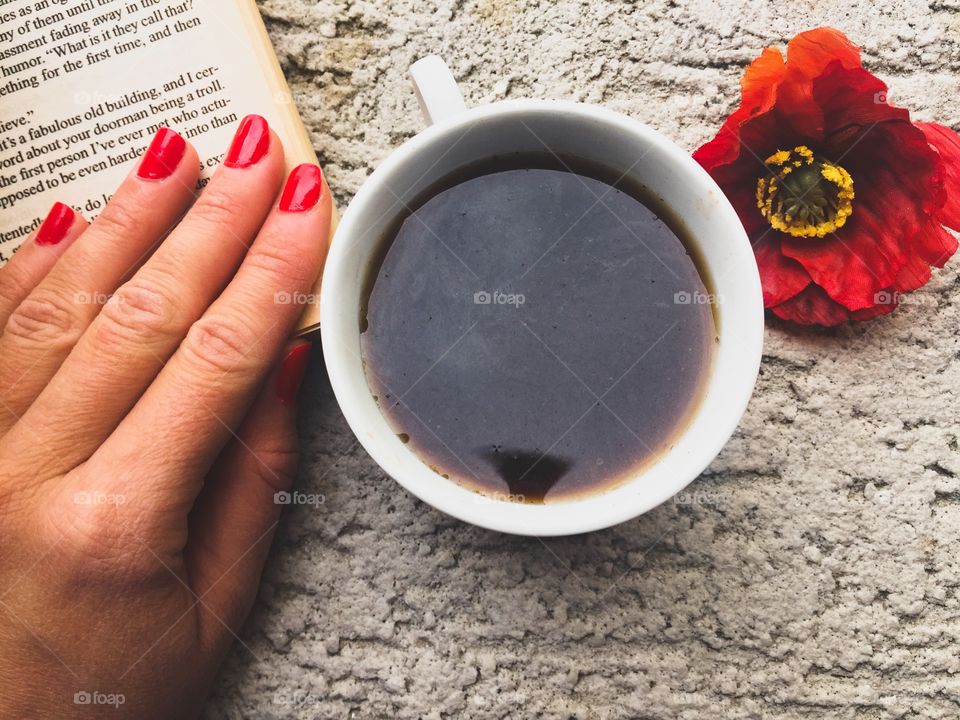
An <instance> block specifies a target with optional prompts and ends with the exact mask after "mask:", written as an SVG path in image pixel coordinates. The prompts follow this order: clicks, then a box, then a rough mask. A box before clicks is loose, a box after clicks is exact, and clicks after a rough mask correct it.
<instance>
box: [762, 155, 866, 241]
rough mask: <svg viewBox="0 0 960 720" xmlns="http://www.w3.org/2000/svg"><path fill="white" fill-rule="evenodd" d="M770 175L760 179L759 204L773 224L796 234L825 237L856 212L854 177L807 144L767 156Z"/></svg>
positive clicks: (775, 227)
mask: <svg viewBox="0 0 960 720" xmlns="http://www.w3.org/2000/svg"><path fill="white" fill-rule="evenodd" d="M766 166H767V169H768V170H769V171H770V177H762V178H759V179H758V180H757V207H758V208H759V209H760V213H761V214H762V215H763V216H764V217H765V218H766V219H767V222H769V223H770V225H771V227H773V228H774V229H776V230H779V231H780V232H783V233H786V234H788V235H792V236H793V237H818V238H822V237H824V236H825V235H827V234H828V233H832V232H835V231H836V230H838V229H839V228H841V227H843V226H844V224H845V223H846V222H847V218H849V217H850V216H851V215H852V214H853V198H854V192H853V178H852V177H851V176H850V173H848V172H847V171H846V170H845V169H844V168H842V167H841V166H840V165H837V164H835V163H832V162H830V161H829V160H824V159H822V158H818V157H817V156H816V155H814V153H813V151H812V150H811V149H810V148H808V147H807V146H806V145H798V146H797V147H795V148H794V149H793V150H792V151H791V150H778V151H777V152H775V153H774V154H773V155H771V156H770V157H768V158H767V160H766Z"/></svg>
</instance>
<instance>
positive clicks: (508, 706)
mask: <svg viewBox="0 0 960 720" xmlns="http://www.w3.org/2000/svg"><path fill="white" fill-rule="evenodd" d="M260 6H261V9H262V11H263V13H264V14H265V16H266V18H267V22H268V25H269V28H270V32H271V34H272V37H273V39H274V42H275V43H276V45H277V47H278V51H279V54H280V58H281V61H282V63H283V66H284V69H285V71H286V73H287V75H288V77H289V79H290V81H291V83H292V86H293V88H294V91H295V92H296V94H297V99H298V103H299V106H300V108H301V110H302V112H303V114H304V116H305V118H306V121H307V124H308V126H309V128H310V130H311V131H312V133H313V139H314V142H315V145H316V147H317V148H318V151H319V154H320V157H321V160H322V161H323V162H324V164H325V167H326V169H327V172H328V174H329V177H330V181H331V184H332V185H334V186H335V188H337V192H338V197H339V200H340V201H341V203H345V202H347V201H348V200H349V198H350V196H351V194H352V193H353V192H354V191H355V190H356V189H357V187H358V186H359V185H360V183H361V182H362V181H363V179H364V177H365V176H366V175H367V174H368V173H369V172H370V171H371V169H372V168H373V167H375V166H376V164H377V163H378V162H379V161H380V160H381V159H382V158H384V157H385V156H386V155H387V154H388V153H389V151H390V149H391V148H393V147H395V146H396V145H398V144H399V143H400V142H402V141H403V140H404V139H406V138H407V137H409V136H410V135H411V134H412V133H414V132H415V131H416V130H417V129H418V127H419V119H418V117H417V112H416V103H415V100H414V97H413V94H412V92H411V91H410V89H409V87H408V84H407V79H406V67H407V65H408V64H409V63H410V62H412V61H413V60H414V59H416V58H417V57H419V56H422V55H424V54H427V53H430V52H438V53H440V54H442V55H444V56H445V57H446V58H447V59H448V60H449V62H450V64H451V66H452V68H453V70H454V72H455V74H456V75H457V76H458V77H459V78H460V80H461V82H462V88H463V91H464V94H465V96H466V97H467V99H468V102H469V103H473V104H475V103H480V102H485V101H490V100H495V99H499V98H503V97H522V96H533V97H564V98H574V99H578V100H586V101H591V102H601V103H604V104H606V105H608V106H610V107H612V108H615V109H617V110H620V111H623V112H626V113H628V114H629V115H631V116H633V117H635V118H637V119H639V120H642V121H644V122H647V123H649V124H651V125H653V126H654V127H656V128H658V129H660V130H662V131H663V132H665V133H667V134H669V135H671V136H672V137H674V138H675V139H676V140H677V141H678V142H679V143H680V144H681V145H683V146H684V147H687V148H690V149H693V148H694V147H696V146H697V145H698V144H699V143H700V142H702V141H703V140H705V139H706V138H707V137H709V136H710V135H711V133H712V132H713V131H714V130H715V128H716V127H717V126H718V125H719V124H720V123H721V121H722V120H723V118H724V117H725V115H726V113H727V112H728V111H729V110H730V109H731V108H732V107H733V105H734V103H735V102H736V100H737V81H738V78H739V74H740V72H741V70H742V68H743V66H744V64H745V63H746V62H747V61H749V60H750V59H751V58H752V57H753V56H754V55H755V54H756V53H757V52H758V51H759V50H760V48H762V47H763V46H765V45H768V44H781V43H783V42H784V41H785V40H786V39H788V38H789V37H790V36H792V35H793V34H794V33H795V32H797V31H800V30H802V29H806V28H808V27H812V26H816V25H821V24H831V25H835V26H837V27H840V28H842V29H843V30H845V31H846V32H848V33H849V34H850V35H851V36H852V37H854V38H855V39H857V40H858V41H859V42H860V43H861V44H862V46H863V48H864V52H865V59H866V62H867V64H868V66H869V67H870V68H872V69H873V70H874V71H876V72H877V73H878V74H880V75H881V76H883V77H884V78H886V79H887V80H888V81H889V82H890V84H891V88H892V94H893V96H894V97H895V100H896V101H897V102H898V103H899V104H903V105H906V106H908V107H911V108H913V109H915V111H916V115H917V116H919V117H921V118H926V119H933V118H936V119H938V120H940V121H941V122H945V123H947V124H950V125H952V126H953V127H955V128H956V127H960V105H957V103H956V90H957V77H958V73H960V5H958V4H957V2H956V0H935V1H933V2H928V0H923V1H922V2H919V1H915V0H877V1H875V2H865V1H864V2H860V3H858V4H852V3H850V2H827V1H824V0H804V1H803V2H796V3H786V2H778V3H768V2H761V1H760V0H731V1H730V2H723V3H721V2H718V1H717V0H696V1H695V2H672V1H670V0H663V1H658V2H649V3H648V2H612V1H600V0H590V1H589V2H588V1H586V0H584V1H583V2H572V1H570V0H564V1H562V2H552V1H550V0H541V1H540V2H537V1H536V0H529V1H527V2H524V1H522V0H467V1H465V2H453V1H450V0H442V1H440V2H437V3H433V2H417V1H413V0H382V1H380V2H373V1H372V0H371V1H369V2H362V1H361V2H352V1H350V0H336V1H334V0H322V1H321V2H317V3H313V2H307V1H306V0H304V1H302V2H298V1H297V0H263V1H262V2H260ZM957 267H958V262H957V260H956V259H955V260H954V261H952V262H951V263H950V264H949V265H948V266H947V268H946V269H945V270H943V271H940V272H937V273H936V274H935V277H934V280H933V282H931V283H930V285H928V286H927V287H926V288H924V289H923V290H922V291H921V292H920V293H918V294H917V295H916V296H915V298H914V303H913V304H911V305H909V306H906V307H904V308H902V309H901V310H899V311H898V312H897V313H896V314H895V315H893V316H892V317H888V318H885V319H881V320H879V321H876V322H873V323H870V324H867V325H863V326H859V327H855V328H846V329H841V330H838V331H835V332H795V331H791V330H788V329H786V328H784V327H781V326H773V327H770V328H769V329H768V331H767V337H766V350H765V353H766V355H765V359H764V363H763V368H762V371H761V375H760V379H759V383H758V386H757V390H756V395H755V397H754V399H753V401H752V403H751V405H750V408H749V410H748V412H747V414H746V417H745V418H744V420H743V422H742V424H741V427H740V429H739V431H738V432H737V434H736V436H735V437H734V439H733V440H732V441H731V442H730V444H729V445H728V446H727V448H726V449H725V450H724V451H723V452H722V454H721V455H720V457H719V458H718V459H717V460H716V461H715V462H714V463H713V465H712V466H711V467H710V469H709V470H708V472H707V473H706V474H705V475H704V476H703V477H702V478H700V479H699V480H698V481H697V483H696V485H695V486H692V489H695V490H696V491H698V493H699V494H695V495H693V496H692V497H693V499H694V502H692V503H688V504H681V503H677V502H672V503H667V504H665V505H663V506H661V507H660V508H658V509H656V510H655V511H653V512H651V513H649V514H648V515H646V516H644V517H642V518H640V519H638V520H635V521H633V522H629V523H626V524H624V525H622V526H620V527H617V528H614V529H611V530H608V531H605V532H600V533H596V534H593V535H590V536H582V537H573V538H567V539H558V540H548V541H545V542H541V541H539V540H537V539H533V538H530V539H523V538H512V537H504V536H499V535H497V534H494V533H490V532H486V531H482V530H478V529H475V528H471V527H468V526H465V525H463V524H461V523H459V522H456V521H454V520H451V519H449V518H447V517H445V516H443V515H441V514H440V513H438V512H436V511H433V510H432V509H430V508H428V507H425V506H424V505H422V504H421V503H419V502H417V501H415V500H414V499H413V498H412V497H411V496H410V495H408V494H407V493H406V492H405V491H404V490H402V489H401V488H400V487H398V486H397V485H396V484H394V483H393V482H392V481H391V480H389V479H388V478H386V477H384V475H383V474H382V473H380V472H379V471H378V469H377V467H376V466H375V465H374V463H373V462H372V461H371V460H370V459H368V458H367V456H366V455H365V454H364V452H363V451H362V450H361V449H360V448H359V447H358V446H357V444H356V442H355V441H354V439H353V436H352V435H351V433H350V431H349V430H348V428H347V427H346V424H345V423H344V420H343V418H342V417H341V415H340V413H339V410H338V409H337V407H336V404H335V402H334V400H333V398H332V396H331V394H330V390H329V387H328V385H327V383H326V380H325V374H324V370H323V367H322V363H321V362H319V361H315V362H314V364H313V366H312V370H311V374H310V378H309V380H308V385H307V391H306V395H307V398H308V400H307V407H306V409H305V413H304V415H305V423H304V431H303V437H304V441H305V444H306V452H305V462H304V465H303V470H302V475H301V484H300V489H301V491H303V492H311V493H322V494H323V495H324V496H325V499H326V502H325V503H324V504H323V505H321V506H319V507H318V508H313V507H309V506H307V507H300V508H297V509H294V510H293V511H292V512H290V513H288V514H287V516H286V517H285V520H284V522H283V526H282V530H281V532H280V534H279V536H278V541H277V543H276V546H275V548H274V553H273V557H272V560H271V562H270V565H269V567H268V569H267V572H266V576H265V582H264V586H263V591H262V593H261V601H260V602H259V604H258V607H257V609H256V611H255V613H254V616H253V618H252V619H251V621H250V623H249V625H248V627H247V629H246V630H245V631H244V633H243V643H244V645H243V646H241V645H239V644H238V645H237V647H236V648H235V651H234V652H233V654H232V655H231V658H230V660H229V662H228V666H227V669H226V671H225V672H224V673H223V675H222V678H221V681H220V683H219V685H218V688H217V690H216V693H215V696H214V697H213V698H212V700H211V701H210V704H209V707H208V710H207V714H206V717H207V718H208V720H212V719H214V718H281V717H283V718H346V717H350V718H381V717H383V718H430V719H439V718H448V717H450V718H532V717H543V718H557V719H559V718H658V719H659V718H664V719H666V718H671V719H673V718H680V719H687V718H689V719H693V718H709V717H720V718H786V719H788V720H792V719H797V718H828V717H829V718H872V719H878V720H879V719H887V718H956V717H958V715H960V655H958V647H960V646H958V640H960V601H958V597H957V588H958V585H960V561H958V559H957V547H958V540H960V477H958V476H960V452H958V445H957V443H958V434H960V428H958V421H957V405H958V398H957V393H958V390H960V341H958V339H957V331H958V327H960V302H958V297H960V294H958V286H960V280H958V274H957Z"/></svg>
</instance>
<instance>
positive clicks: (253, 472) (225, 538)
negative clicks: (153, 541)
mask: <svg viewBox="0 0 960 720" xmlns="http://www.w3.org/2000/svg"><path fill="white" fill-rule="evenodd" d="M310 347H311V346H310V343H308V342H299V343H296V344H294V345H291V346H289V347H288V348H287V350H286V352H285V354H284V356H283V360H282V361H281V362H280V364H279V366H278V367H277V368H276V369H275V370H274V372H273V374H272V375H271V377H270V378H269V380H268V381H267V383H266V384H265V385H264V387H263V388H262V390H261V391H260V395H259V397H258V398H257V399H256V400H255V401H254V404H253V406H252V407H251V409H250V412H249V413H248V415H247V417H246V419H245V420H244V421H243V424H242V425H241V426H240V429H239V431H238V432H237V433H236V435H235V436H234V439H233V440H232V441H231V442H230V443H229V444H228V445H227V447H226V448H225V449H224V451H223V453H222V454H221V455H220V458H219V459H218V460H217V462H216V464H215V465H214V467H213V469H212V470H211V472H210V476H209V477H208V479H207V483H206V485H205V487H204V489H203V491H202V492H201V493H200V496H199V497H198V498H197V503H196V505H195V506H194V509H193V511H192V512H191V514H190V529H189V539H188V541H187V548H186V550H185V557H186V562H187V568H188V571H189V573H190V574H189V577H190V580H191V585H192V587H193V591H194V592H195V593H196V595H197V596H198V597H199V598H200V601H199V609H200V610H201V613H200V616H201V627H200V632H201V637H203V635H204V633H205V632H206V633H207V637H211V636H212V637H213V638H219V637H224V634H223V631H224V626H226V629H228V630H230V631H231V632H232V631H235V630H237V629H238V628H239V627H240V625H241V624H242V623H243V620H244V618H245V617H246V615H247V613H248V612H249V611H250V607H251V605H252V604H253V600H254V598H255V597H256V591H257V585H258V584H259V581H260V574H261V572H262V570H263V564H264V561H265V560H266V556H267V552H268V551H269V549H270V543H271V541H272V539H273V533H274V530H275V528H276V526H277V522H278V521H279V518H280V511H281V509H282V508H283V505H284V504H287V503H289V500H287V499H286V498H288V497H289V490H290V488H291V487H292V485H293V481H294V479H295V477H296V470H297V457H298V442H297V426H296V416H297V393H298V391H299V388H300V383H301V382H302V380H303V377H304V374H305V372H306V369H307V362H308V361H309V359H310Z"/></svg>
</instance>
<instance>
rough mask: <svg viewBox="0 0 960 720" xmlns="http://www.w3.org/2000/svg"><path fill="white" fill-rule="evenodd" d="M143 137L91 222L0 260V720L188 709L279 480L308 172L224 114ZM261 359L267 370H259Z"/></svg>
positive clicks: (232, 618)
mask: <svg viewBox="0 0 960 720" xmlns="http://www.w3.org/2000/svg"><path fill="white" fill-rule="evenodd" d="M199 167H200V163H199V160H198V158H197V154H196V152H195V151H194V149H193V148H192V147H191V146H190V145H189V144H188V143H186V142H185V141H184V140H183V139H182V138H180V136H178V135H176V134H175V133H173V132H171V131H169V130H163V129H162V130H160V131H159V132H158V134H157V136H156V137H155V138H154V141H153V144H152V145H151V146H150V148H149V150H148V151H147V152H146V154H145V155H144V157H143V158H142V159H141V161H140V163H138V165H137V167H136V168H135V169H134V170H133V171H132V172H131V174H130V175H129V177H128V178H127V179H126V180H125V181H124V183H123V185H122V186H121V187H120V188H119V190H118V191H117V193H116V195H114V197H113V199H112V200H111V201H110V203H109V204H108V205H107V207H106V208H105V209H104V211H103V212H102V214H101V215H100V216H99V217H98V218H97V219H96V221H95V222H93V224H91V225H89V227H88V226H87V223H86V222H85V221H84V220H83V219H82V218H81V217H80V216H79V215H76V214H74V213H73V212H72V211H71V210H70V209H69V208H67V207H66V206H59V205H58V206H56V207H55V208H54V210H53V211H52V212H51V215H50V217H48V219H47V221H46V222H45V223H44V225H43V226H41V228H40V229H39V230H38V231H37V233H36V234H35V235H34V237H32V238H31V239H29V240H28V241H27V242H26V243H25V244H24V246H23V247H22V248H21V249H20V251H19V252H17V253H16V255H15V256H14V258H13V260H11V261H10V262H9V263H8V264H7V265H6V266H5V267H3V268H2V269H0V327H3V334H2V335H0V537H2V541H0V698H2V702H0V717H2V718H4V720H6V718H11V719H14V718H15V719H16V720H23V719H24V718H66V717H70V718H74V717H76V718H85V717H90V718H101V717H111V718H138V719H149V718H158V719H159V718H162V719H163V720H171V719H172V718H187V717H191V716H193V715H195V714H196V713H197V712H198V711H199V708H200V703H201V701H202V699H203V697H204V695H205V693H206V692H207V691H208V688H209V686H210V683H211V680H212V678H213V677H214V674H215V671H216V669H217V666H218V664H219V663H220V661H221V659H222V658H223V656H224V654H225V652H226V650H227V648H228V647H229V645H230V643H231V641H232V640H233V639H234V637H235V633H236V632H237V631H238V630H239V628H240V626H241V623H242V621H243V619H244V617H245V616H246V614H247V612H248V611H249V609H250V606H251V603H252V602H253V599H254V597H255V594H256V588H257V583H258V580H259V577H260V572H261V569H262V567H263V563H264V558H265V556H266V553H267V549H268V547H269V545H270V540H271V537H272V534H273V529H274V527H275V525H276V523H277V519H278V516H279V513H280V506H279V505H278V504H277V503H275V502H274V495H275V493H277V492H279V491H283V490H286V489H288V488H289V487H290V484H291V482H292V480H293V476H294V472H295V465H296V430H295V416H294V414H295V402H294V401H295V395H296V391H297V388H298V387H299V382H300V379H301V377H302V374H303V370H304V367H305V363H306V360H307V350H308V346H307V345H306V344H303V343H301V344H299V345H296V344H293V345H290V344H288V338H289V337H290V334H291V331H292V328H293V327H294V324H295V322H296V320H297V316H298V314H299V312H300V311H301V309H302V308H301V307H300V306H299V305H297V304H290V303H283V302H278V298H286V297H291V296H294V295H300V296H302V295H305V294H307V293H309V292H310V287H311V284H312V281H313V280H314V278H315V277H316V276H317V275H318V274H319V272H320V269H321V267H322V265H323V260H324V256H325V254H326V240H327V234H328V230H329V225H330V215H331V212H332V210H331V202H330V192H329V189H328V188H327V186H326V184H325V183H324V181H323V177H322V174H321V172H320V169H319V168H317V167H316V166H312V165H309V166H301V167H299V168H297V169H296V170H295V171H294V172H293V173H292V174H291V176H290V177H289V178H288V179H287V181H286V183H285V185H284V189H283V190H282V192H280V188H281V183H282V181H283V169H284V159H283V148H282V146H281V143H280V140H279V139H278V138H277V136H276V135H275V134H273V133H272V132H271V131H270V129H269V128H268V127H267V123H266V122H265V121H264V120H263V119H262V118H259V117H256V116H251V117H248V118H245V119H244V121H243V122H242V123H241V124H240V128H239V130H238V131H237V135H236V137H235V138H234V141H233V144H232V145H231V148H230V150H229V151H228V152H227V154H226V157H225V159H224V162H223V164H222V165H221V167H220V168H219V169H218V170H217V172H216V174H215V176H214V177H213V178H212V179H211V181H210V183H209V184H208V186H207V187H206V189H205V190H204V191H203V193H202V194H201V195H200V198H199V200H197V202H196V204H195V205H193V207H192V208H191V209H190V210H189V211H188V212H187V214H186V215H183V213H184V211H185V210H186V209H187V208H188V207H189V206H190V203H191V202H193V200H194V188H195V187H196V183H197V177H198V171H199ZM271 368H275V369H274V370H273V371H271Z"/></svg>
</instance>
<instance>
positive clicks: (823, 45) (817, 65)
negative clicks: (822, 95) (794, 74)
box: [787, 27, 861, 78]
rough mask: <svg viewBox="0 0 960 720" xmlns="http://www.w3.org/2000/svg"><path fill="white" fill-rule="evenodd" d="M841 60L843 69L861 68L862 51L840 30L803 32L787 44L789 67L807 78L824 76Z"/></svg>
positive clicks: (824, 29)
mask: <svg viewBox="0 0 960 720" xmlns="http://www.w3.org/2000/svg"><path fill="white" fill-rule="evenodd" d="M835 60H839V61H840V63H841V64H842V65H843V67H846V68H855V67H860V66H861V62H860V49H859V48H858V47H857V46H856V45H854V44H853V43H852V42H850V39H849V38H848V37H847V36H846V35H844V34H843V33H842V32H840V31H839V30H836V29H834V28H830V27H820V28H814V29H813V30H807V31H806V32H802V33H800V34H799V35H797V36H796V37H794V38H793V40H791V41H790V43H789V44H788V45H787V64H788V65H789V66H790V68H791V70H795V71H798V72H802V73H803V74H805V75H806V76H807V77H808V78H813V77H816V76H817V75H819V74H820V73H822V72H823V71H824V70H825V69H826V67H827V65H829V64H830V63H832V62H834V61H835Z"/></svg>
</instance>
